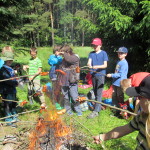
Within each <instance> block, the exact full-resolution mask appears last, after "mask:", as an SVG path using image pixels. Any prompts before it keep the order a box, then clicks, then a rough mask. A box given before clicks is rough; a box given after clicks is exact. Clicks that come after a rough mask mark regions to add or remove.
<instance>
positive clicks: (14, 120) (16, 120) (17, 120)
mask: <svg viewBox="0 0 150 150" xmlns="http://www.w3.org/2000/svg"><path fill="white" fill-rule="evenodd" d="M19 121H20V120H19V119H18V118H15V119H13V120H12V121H11V122H12V123H14V122H19Z"/></svg>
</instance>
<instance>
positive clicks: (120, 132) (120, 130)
mask: <svg viewBox="0 0 150 150" xmlns="http://www.w3.org/2000/svg"><path fill="white" fill-rule="evenodd" d="M133 131H134V129H132V128H131V127H130V125H129V124H126V125H124V126H120V127H116V128H114V129H113V130H111V131H109V132H107V133H104V134H100V135H96V136H93V139H94V143H96V144H99V143H101V142H102V141H107V140H110V139H117V138H120V137H123V136H125V135H127V134H129V133H131V132H133Z"/></svg>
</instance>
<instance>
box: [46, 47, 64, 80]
mask: <svg viewBox="0 0 150 150" xmlns="http://www.w3.org/2000/svg"><path fill="white" fill-rule="evenodd" d="M61 47H62V46H57V45H56V46H55V47H54V49H53V55H50V57H49V59H48V64H49V65H50V66H51V68H50V71H49V77H50V79H51V80H52V81H55V80H56V79H57V74H56V71H55V70H56V69H58V68H59V65H60V64H61V63H62V57H61V56H59V50H60V49H61Z"/></svg>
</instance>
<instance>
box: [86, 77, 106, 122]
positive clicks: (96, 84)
mask: <svg viewBox="0 0 150 150" xmlns="http://www.w3.org/2000/svg"><path fill="white" fill-rule="evenodd" d="M104 81H105V77H104V76H95V77H94V78H93V80H92V82H93V89H94V94H95V100H96V101H98V102H101V101H102V91H103V87H104ZM100 111H101V104H99V103H96V104H95V108H94V111H93V112H92V113H91V114H90V115H89V116H87V118H89V119H91V118H95V117H97V116H98V115H99V114H98V113H99V112H100Z"/></svg>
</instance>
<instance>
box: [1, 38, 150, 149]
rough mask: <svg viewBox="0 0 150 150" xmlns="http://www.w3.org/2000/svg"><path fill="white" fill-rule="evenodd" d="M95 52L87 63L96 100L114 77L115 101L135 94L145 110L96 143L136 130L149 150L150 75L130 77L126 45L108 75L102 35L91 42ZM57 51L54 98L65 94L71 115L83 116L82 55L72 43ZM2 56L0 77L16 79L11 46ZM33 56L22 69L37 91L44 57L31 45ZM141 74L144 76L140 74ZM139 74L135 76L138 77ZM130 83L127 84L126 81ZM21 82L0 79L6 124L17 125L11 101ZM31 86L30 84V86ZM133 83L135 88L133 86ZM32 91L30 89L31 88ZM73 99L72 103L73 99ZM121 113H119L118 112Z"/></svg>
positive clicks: (53, 60)
mask: <svg viewBox="0 0 150 150" xmlns="http://www.w3.org/2000/svg"><path fill="white" fill-rule="evenodd" d="M91 44H92V46H93V49H94V51H92V52H90V54H89V57H88V62H87V65H88V67H89V69H90V74H91V75H92V84H93V90H94V95H95V100H96V101H98V102H101V100H102V91H103V87H104V83H105V77H108V78H112V79H113V83H112V85H113V95H112V102H113V105H115V106H116V107H120V105H119V103H124V92H126V94H127V95H129V96H131V97H136V98H137V99H138V100H137V102H138V103H139V105H140V107H141V109H142V111H141V113H140V114H138V115H137V116H136V117H135V118H134V119H133V120H132V121H130V123H129V124H127V125H125V126H121V127H117V128H115V129H113V130H112V131H110V132H108V133H105V134H100V135H97V136H94V137H93V139H94V142H95V143H97V144H98V143H101V142H102V141H106V140H109V139H113V138H119V137H122V136H124V135H126V134H129V133H131V132H133V131H135V130H138V131H139V135H138V137H137V139H138V148H139V147H140V148H141V147H142V148H143V149H146V150H148V149H149V148H150V92H149V89H150V76H149V73H140V74H135V75H132V76H131V77H130V79H127V74H128V63H127V61H126V59H125V58H126V56H127V53H128V50H127V48H126V47H120V48H119V49H118V51H117V54H118V58H119V61H118V62H117V64H116V68H115V73H108V74H106V68H107V64H108V55H107V53H106V51H104V50H102V49H101V47H102V41H101V39H100V38H95V39H93V41H92V43H91ZM53 53H54V54H53V55H51V57H50V59H49V61H48V63H49V65H51V68H50V74H49V75H50V79H51V81H52V83H53V85H52V86H53V90H54V91H53V92H54V99H55V100H56V101H58V97H59V94H60V93H62V95H63V102H64V108H65V109H66V112H67V113H68V114H69V115H72V114H73V110H75V112H76V113H77V115H78V116H82V111H81V108H80V102H79V101H78V96H79V94H78V80H79V72H77V68H78V67H79V62H80V58H79V56H78V55H77V54H75V53H74V52H73V49H72V48H71V47H70V46H69V45H64V46H56V47H54V52H53ZM2 55H3V57H1V59H0V67H1V68H0V80H4V79H9V78H13V77H14V76H15V73H14V70H13V69H12V68H11V64H12V62H13V60H14V55H13V50H12V49H11V47H9V46H8V47H4V48H3V50H2ZM30 55H31V59H30V60H29V64H28V65H24V66H23V69H24V70H25V71H27V69H29V70H28V71H29V75H30V76H29V83H32V86H34V89H35V91H36V90H39V89H40V87H41V86H40V73H41V71H42V63H41V60H40V59H39V58H38V57H37V49H36V48H31V50H30ZM58 69H59V71H58V72H57V74H56V70H58ZM140 75H141V76H142V77H140ZM135 76H136V77H135ZM127 83H128V84H127ZM18 84H19V82H18V81H17V80H16V79H15V78H14V79H11V80H7V81H3V82H0V94H1V96H2V98H3V99H7V100H10V101H4V111H5V116H11V115H13V117H9V118H6V119H5V120H6V122H8V123H7V125H10V126H14V124H13V122H16V121H17V113H16V109H15V108H16V103H15V102H13V101H11V100H15V99H16V86H18ZM29 86H30V85H29ZM130 86H132V87H130ZM28 88H29V92H30V87H28ZM39 97H40V100H41V104H42V105H44V106H45V98H44V95H43V93H42V91H41V93H40V95H39ZM71 101H72V102H71ZM72 104H73V108H72V107H71V105H72ZM100 111H101V105H100V104H98V103H96V104H95V107H94V110H93V112H92V113H91V114H89V115H88V116H87V118H88V119H91V118H94V117H96V116H98V115H99V112H100ZM116 113H118V112H116Z"/></svg>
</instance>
